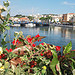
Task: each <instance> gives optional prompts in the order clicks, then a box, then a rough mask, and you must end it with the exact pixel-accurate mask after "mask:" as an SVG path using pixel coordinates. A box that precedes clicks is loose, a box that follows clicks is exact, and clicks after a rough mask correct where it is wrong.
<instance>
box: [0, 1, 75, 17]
mask: <svg viewBox="0 0 75 75" xmlns="http://www.w3.org/2000/svg"><path fill="white" fill-rule="evenodd" d="M3 1H6V0H0V4H1V5H3ZM9 1H10V6H9V8H11V10H10V14H11V16H14V15H16V14H22V15H30V14H38V13H39V14H66V13H75V0H9Z"/></svg>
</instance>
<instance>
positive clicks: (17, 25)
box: [11, 24, 20, 27]
mask: <svg viewBox="0 0 75 75" xmlns="http://www.w3.org/2000/svg"><path fill="white" fill-rule="evenodd" d="M11 26H12V27H20V24H14V25H11Z"/></svg>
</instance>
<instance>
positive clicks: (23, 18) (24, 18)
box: [20, 17, 29, 20]
mask: <svg viewBox="0 0 75 75" xmlns="http://www.w3.org/2000/svg"><path fill="white" fill-rule="evenodd" d="M20 20H29V18H27V17H22V18H20Z"/></svg>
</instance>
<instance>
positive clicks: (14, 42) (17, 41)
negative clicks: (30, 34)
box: [12, 39, 21, 45]
mask: <svg viewBox="0 0 75 75" xmlns="http://www.w3.org/2000/svg"><path fill="white" fill-rule="evenodd" d="M12 43H13V45H16V44H17V43H18V44H19V43H21V42H20V41H19V39H17V40H16V41H15V40H14V41H13V42H12Z"/></svg>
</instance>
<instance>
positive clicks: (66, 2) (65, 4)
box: [63, 1, 75, 5]
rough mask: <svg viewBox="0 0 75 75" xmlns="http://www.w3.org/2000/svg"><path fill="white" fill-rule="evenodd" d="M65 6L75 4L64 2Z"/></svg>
mask: <svg viewBox="0 0 75 75" xmlns="http://www.w3.org/2000/svg"><path fill="white" fill-rule="evenodd" d="M63 4H64V5H75V3H70V2H67V1H64V2H63Z"/></svg>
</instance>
